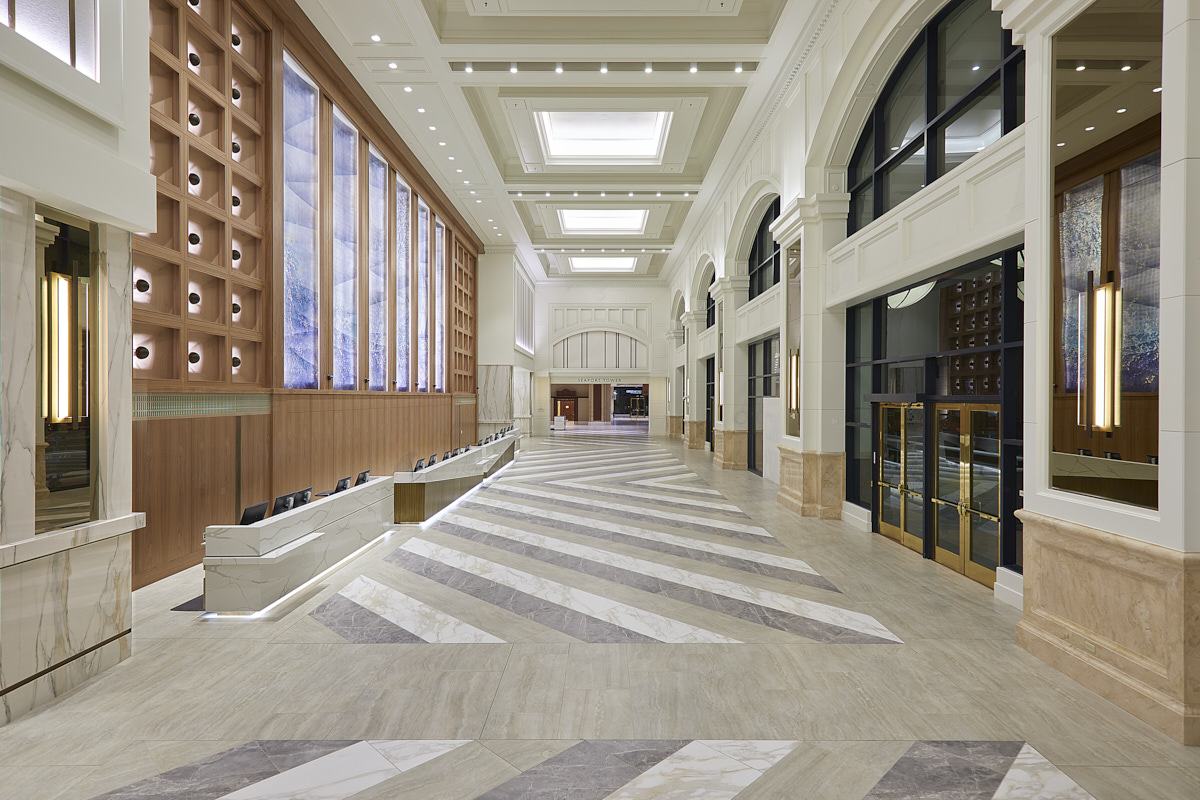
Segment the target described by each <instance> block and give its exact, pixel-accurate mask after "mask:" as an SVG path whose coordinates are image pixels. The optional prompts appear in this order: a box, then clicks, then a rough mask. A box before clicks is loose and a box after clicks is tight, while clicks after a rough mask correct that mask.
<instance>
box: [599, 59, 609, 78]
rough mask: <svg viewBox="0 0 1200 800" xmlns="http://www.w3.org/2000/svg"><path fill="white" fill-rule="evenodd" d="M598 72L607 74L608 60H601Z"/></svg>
mask: <svg viewBox="0 0 1200 800" xmlns="http://www.w3.org/2000/svg"><path fill="white" fill-rule="evenodd" d="M600 74H601V75H607V74H608V62H607V61H601V62H600Z"/></svg>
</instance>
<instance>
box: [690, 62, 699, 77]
mask: <svg viewBox="0 0 1200 800" xmlns="http://www.w3.org/2000/svg"><path fill="white" fill-rule="evenodd" d="M688 72H690V73H692V74H693V75H695V74H696V73H697V72H699V69H697V67H696V62H695V61H693V62H692V66H690V67H688Z"/></svg>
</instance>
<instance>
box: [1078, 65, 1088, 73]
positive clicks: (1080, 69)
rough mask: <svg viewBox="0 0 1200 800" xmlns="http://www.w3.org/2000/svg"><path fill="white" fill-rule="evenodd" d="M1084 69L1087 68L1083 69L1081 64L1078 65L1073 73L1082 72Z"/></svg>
mask: <svg viewBox="0 0 1200 800" xmlns="http://www.w3.org/2000/svg"><path fill="white" fill-rule="evenodd" d="M1085 69H1087V67H1085V66H1084V65H1083V64H1080V65H1079V66H1078V67H1076V68H1075V71H1076V72H1083V71H1084V70H1085Z"/></svg>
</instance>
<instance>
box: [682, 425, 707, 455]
mask: <svg viewBox="0 0 1200 800" xmlns="http://www.w3.org/2000/svg"><path fill="white" fill-rule="evenodd" d="M684 441H685V442H686V443H687V448H688V450H703V449H704V444H705V442H704V420H702V419H689V420H687V422H686V423H685V424H684Z"/></svg>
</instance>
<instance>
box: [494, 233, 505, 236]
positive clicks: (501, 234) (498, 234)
mask: <svg viewBox="0 0 1200 800" xmlns="http://www.w3.org/2000/svg"><path fill="white" fill-rule="evenodd" d="M496 235H497V236H503V235H504V234H503V233H497V234H496Z"/></svg>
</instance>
